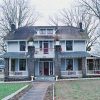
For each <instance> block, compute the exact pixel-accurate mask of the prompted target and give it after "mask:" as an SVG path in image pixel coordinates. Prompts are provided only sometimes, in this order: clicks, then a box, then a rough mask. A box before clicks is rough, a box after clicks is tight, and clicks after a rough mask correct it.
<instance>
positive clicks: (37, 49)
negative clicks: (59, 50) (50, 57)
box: [35, 48, 54, 54]
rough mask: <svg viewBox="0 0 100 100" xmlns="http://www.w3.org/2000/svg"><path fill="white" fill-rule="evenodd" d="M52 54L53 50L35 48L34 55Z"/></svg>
mask: <svg viewBox="0 0 100 100" xmlns="http://www.w3.org/2000/svg"><path fill="white" fill-rule="evenodd" d="M52 52H54V48H35V54H39V53H42V54H49V53H52Z"/></svg>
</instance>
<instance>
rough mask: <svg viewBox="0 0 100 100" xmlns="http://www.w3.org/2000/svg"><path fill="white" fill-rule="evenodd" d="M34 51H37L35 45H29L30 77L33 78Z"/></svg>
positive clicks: (28, 62)
mask: <svg viewBox="0 0 100 100" xmlns="http://www.w3.org/2000/svg"><path fill="white" fill-rule="evenodd" d="M34 51H35V48H34V46H28V54H29V58H28V61H27V64H28V76H29V79H31V76H34Z"/></svg>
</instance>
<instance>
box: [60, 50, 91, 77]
mask: <svg viewBox="0 0 100 100" xmlns="http://www.w3.org/2000/svg"><path fill="white" fill-rule="evenodd" d="M87 56H89V54H88V53H87V52H80V51H79V52H65V53H62V54H61V56H60V57H61V77H83V74H86V70H87V60H86V57H87Z"/></svg>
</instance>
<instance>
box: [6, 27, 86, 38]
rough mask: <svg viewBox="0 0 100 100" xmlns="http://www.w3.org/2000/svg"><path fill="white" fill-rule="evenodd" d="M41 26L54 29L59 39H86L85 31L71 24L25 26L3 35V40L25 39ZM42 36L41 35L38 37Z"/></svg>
mask: <svg viewBox="0 0 100 100" xmlns="http://www.w3.org/2000/svg"><path fill="white" fill-rule="evenodd" d="M41 28H44V29H45V28H52V29H55V30H56V34H58V35H59V37H60V39H88V35H87V34H86V33H85V32H80V29H79V28H77V27H73V26H58V27H57V26H25V27H20V28H18V29H16V30H15V32H14V33H10V34H8V35H7V36H6V37H5V40H27V39H29V38H30V37H33V36H34V34H36V33H37V30H39V29H41ZM39 38H42V37H39Z"/></svg>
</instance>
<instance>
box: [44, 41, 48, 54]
mask: <svg viewBox="0 0 100 100" xmlns="http://www.w3.org/2000/svg"><path fill="white" fill-rule="evenodd" d="M44 54H48V42H44Z"/></svg>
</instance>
